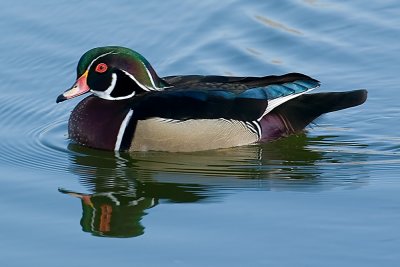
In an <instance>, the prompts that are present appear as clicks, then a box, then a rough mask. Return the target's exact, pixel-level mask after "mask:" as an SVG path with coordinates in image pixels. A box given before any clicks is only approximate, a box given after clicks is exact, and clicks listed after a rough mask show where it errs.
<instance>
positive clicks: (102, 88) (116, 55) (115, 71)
mask: <svg viewBox="0 0 400 267" xmlns="http://www.w3.org/2000/svg"><path fill="white" fill-rule="evenodd" d="M166 86H167V83H166V82H164V81H163V80H162V79H161V78H159V77H158V75H157V74H156V72H155V71H154V69H153V67H152V66H151V65H150V63H149V62H148V61H147V60H146V59H145V58H144V57H143V56H142V55H140V54H139V53H137V52H135V51H133V50H131V49H129V48H125V47H119V46H106V47H97V48H93V49H91V50H89V51H87V52H86V53H85V54H83V56H82V57H81V59H80V60H79V63H78V67H77V80H76V83H75V84H74V85H73V86H72V88H71V89H69V90H67V91H65V92H64V93H63V94H62V95H60V96H59V97H58V98H57V102H61V101H63V100H67V99H70V98H73V97H76V96H79V95H82V94H84V93H86V92H89V91H90V92H92V93H93V94H95V95H96V96H98V97H100V98H103V99H107V100H120V99H127V98H131V97H133V96H134V95H137V94H141V93H144V92H146V91H159V90H163V88H164V87H166Z"/></svg>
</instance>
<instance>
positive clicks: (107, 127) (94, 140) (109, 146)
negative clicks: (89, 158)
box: [68, 96, 129, 150]
mask: <svg viewBox="0 0 400 267" xmlns="http://www.w3.org/2000/svg"><path fill="white" fill-rule="evenodd" d="M128 112H129V105H128V101H124V100H119V101H110V100H104V99H101V98H99V97H96V96H89V97H87V98H85V99H83V100H82V101H81V102H79V104H78V105H77V106H76V107H75V108H74V110H73V111H72V114H71V116H70V118H69V122H68V135H69V138H70V139H72V140H73V141H75V142H77V143H78V144H80V145H84V146H88V147H92V148H99V149H106V150H114V148H115V145H116V141H117V136H118V132H119V130H120V127H121V124H122V121H123V120H124V119H125V117H126V116H127V114H128Z"/></svg>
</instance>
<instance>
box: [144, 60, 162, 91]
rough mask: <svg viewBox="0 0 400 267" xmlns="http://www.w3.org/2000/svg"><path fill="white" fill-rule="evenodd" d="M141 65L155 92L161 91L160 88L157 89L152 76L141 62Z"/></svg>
mask: <svg viewBox="0 0 400 267" xmlns="http://www.w3.org/2000/svg"><path fill="white" fill-rule="evenodd" d="M142 64H143V66H144V68H145V70H146V72H147V75H148V76H149V79H150V81H151V84H152V85H153V88H154V89H155V90H157V91H160V90H162V88H159V87H157V86H156V84H155V83H154V80H153V76H152V75H151V73H150V71H149V69H148V68H147V67H146V64H144V63H143V62H142Z"/></svg>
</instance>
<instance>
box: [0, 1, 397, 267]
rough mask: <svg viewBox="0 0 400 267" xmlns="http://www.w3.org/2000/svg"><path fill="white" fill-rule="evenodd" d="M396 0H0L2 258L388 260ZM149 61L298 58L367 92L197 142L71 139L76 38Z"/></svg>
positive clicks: (224, 71)
mask: <svg viewBox="0 0 400 267" xmlns="http://www.w3.org/2000/svg"><path fill="white" fill-rule="evenodd" d="M398 14H400V4H399V3H398V1H379V2H376V3H370V2H368V3H366V2H365V1H352V2H351V3H347V2H345V1H311V0H307V1H306V0H305V1H289V0H287V1H279V2H278V1H244V0H237V1H223V2H221V3H220V2H218V3H217V1H201V2H199V1H185V2H182V1H164V2H161V1H154V2H146V3H143V2H142V1H119V2H118V3H117V2H115V3H114V2H113V3H111V2H109V1H94V2H91V3H88V2H82V1H59V2H58V3H57V4H54V3H53V2H50V1H42V2H41V3H36V2H34V1H22V0H16V1H13V2H12V3H9V4H7V5H6V4H4V3H3V4H2V8H0V32H1V35H2V39H1V41H0V48H1V51H2V52H1V53H0V55H1V62H2V68H0V77H1V81H2V83H1V86H0V90H1V98H0V127H1V131H0V137H1V140H2V142H1V143H0V151H1V153H0V167H1V176H0V177H1V178H0V212H1V217H0V218H1V220H0V237H1V242H0V265H1V266H28V265H32V266H83V265H88V264H90V265H96V266H109V265H111V264H112V265H115V266H122V265H138V266H244V265H246V266H377V265H378V264H379V265H382V266H398V265H399V263H400V254H399V249H400V231H399V229H398V225H399V221H400V201H399V200H400V197H399V193H398V192H399V190H400V182H399V167H400V157H399V152H400V138H399V132H400V126H399V125H400V124H399V119H398V112H399V104H398V102H399V97H398V83H399V78H398V71H399V66H398V65H399V62H400V48H399V46H398V37H399V36H400V18H399V16H398ZM103 45H122V46H127V47H130V48H133V49H135V50H137V51H139V52H140V53H142V54H143V55H144V56H145V57H146V58H147V59H148V60H149V61H150V62H151V63H152V65H153V66H154V67H155V69H156V70H157V72H158V73H159V74H160V75H161V76H167V75H174V74H220V75H266V74H282V73H286V72H292V71H297V72H303V73H305V74H308V75H310V76H312V77H315V78H317V79H318V80H320V81H322V84H323V86H322V87H321V89H320V90H319V91H321V92H324V91H343V90H350V89H358V88H366V89H368V91H369V99H368V101H367V102H366V103H365V104H364V105H362V106H360V107H357V108H353V109H348V110H345V111H341V112H337V113H332V114H328V115H326V116H324V117H323V118H321V119H319V120H318V121H317V122H316V124H315V125H313V126H312V127H311V128H310V129H309V131H308V132H307V133H306V134H302V135H298V136H292V137H290V138H286V139H283V140H280V141H277V142H273V143H269V144H262V145H252V146H245V147H239V148H232V149H225V150H219V151H207V152H197V153H160V152H149V153H134V154H131V155H129V154H126V153H120V154H114V153H113V152H104V151H96V150H92V149H87V148H82V147H79V146H76V145H74V144H71V143H70V142H69V140H68V139H67V120H68V117H69V114H70V111H71V110H72V108H73V107H74V106H75V105H76V104H77V103H78V101H80V100H81V99H74V100H71V101H67V102H65V103H62V104H57V105H56V104H55V99H56V97H57V95H58V94H59V93H60V92H62V91H64V90H65V89H67V88H68V87H69V86H70V85H72V83H73V82H74V79H75V67H76V64H77V61H78V59H79V57H80V56H81V55H82V54H83V53H84V52H85V51H86V50H88V49H90V48H92V47H95V46H103Z"/></svg>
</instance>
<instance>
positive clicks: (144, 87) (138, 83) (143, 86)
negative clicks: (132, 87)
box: [121, 70, 151, 91]
mask: <svg viewBox="0 0 400 267" xmlns="http://www.w3.org/2000/svg"><path fill="white" fill-rule="evenodd" d="M121 71H122V72H123V73H125V74H126V75H127V76H128V77H129V78H131V79H132V80H133V81H134V82H135V83H136V84H137V85H139V87H140V88H142V89H143V90H145V91H151V89H150V88H149V87H147V86H146V85H144V84H141V83H140V82H139V81H138V80H136V78H135V76H133V75H132V74H130V73H129V72H127V71H125V70H121Z"/></svg>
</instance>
